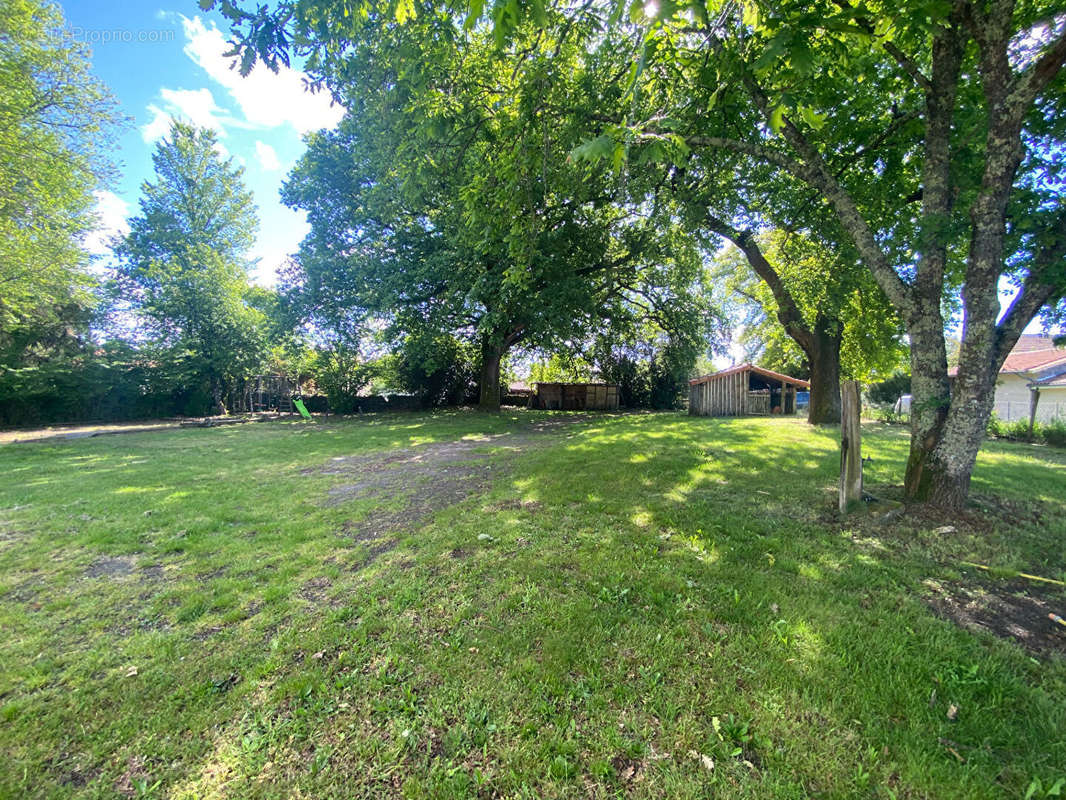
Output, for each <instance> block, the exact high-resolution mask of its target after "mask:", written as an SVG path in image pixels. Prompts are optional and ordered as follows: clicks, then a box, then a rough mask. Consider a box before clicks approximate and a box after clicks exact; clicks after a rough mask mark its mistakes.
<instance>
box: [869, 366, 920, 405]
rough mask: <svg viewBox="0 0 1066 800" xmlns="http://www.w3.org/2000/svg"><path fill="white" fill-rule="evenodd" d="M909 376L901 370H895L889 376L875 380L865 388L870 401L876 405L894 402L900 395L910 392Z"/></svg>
mask: <svg viewBox="0 0 1066 800" xmlns="http://www.w3.org/2000/svg"><path fill="white" fill-rule="evenodd" d="M910 392H911V376H910V375H907V374H906V373H903V372H897V373H896V374H895V375H893V376H892V377H890V378H885V379H884V380H883V381H877V382H875V383H873V384H871V385H870V387H869V388H868V389H867V390H866V395H867V397H869V398H870V402H871V403H874V404H876V405H888V406H891V405H892V404H894V403H895V402H896V401H897V400H898V399H899V398H900V396H901V395H905V394H910Z"/></svg>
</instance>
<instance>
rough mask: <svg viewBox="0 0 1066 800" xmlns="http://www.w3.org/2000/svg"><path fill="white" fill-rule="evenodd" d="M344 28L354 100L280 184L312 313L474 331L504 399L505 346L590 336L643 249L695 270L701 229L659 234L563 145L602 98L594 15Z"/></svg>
mask: <svg viewBox="0 0 1066 800" xmlns="http://www.w3.org/2000/svg"><path fill="white" fill-rule="evenodd" d="M351 35H352V38H351V39H350V40H348V41H347V46H348V47H349V48H350V53H347V54H346V56H345V58H344V59H343V69H342V67H341V66H340V65H338V64H333V65H332V67H331V68H330V69H329V70H327V76H328V82H329V84H330V86H331V88H332V89H333V91H334V93H335V94H336V95H338V97H339V99H340V100H341V101H342V102H343V103H344V104H345V106H346V107H347V108H348V109H349V113H348V115H347V116H346V117H345V119H344V120H343V121H342V122H341V124H340V125H339V127H338V128H337V130H335V131H330V132H321V133H318V134H315V135H314V136H312V137H311V139H310V141H309V146H308V150H307V153H306V155H305V156H304V157H303V159H302V160H301V162H300V163H299V165H298V166H297V168H296V170H295V171H294V173H293V175H292V176H291V177H290V180H289V181H288V183H287V185H286V188H285V191H284V193H283V196H284V199H285V200H286V202H288V203H289V204H291V205H293V206H295V207H299V208H303V209H306V210H307V211H308V219H309V221H310V223H311V227H312V230H311V234H310V235H309V236H308V238H307V239H306V241H305V242H304V244H303V246H302V248H301V252H300V254H299V257H298V259H297V261H298V264H299V267H300V270H299V272H298V274H297V278H298V286H297V287H296V294H297V296H298V297H299V298H300V300H301V302H302V303H303V304H304V306H305V307H306V308H307V310H308V312H309V314H310V315H311V316H312V317H313V318H316V319H317V320H318V321H319V322H325V323H326V324H329V325H334V326H338V327H350V326H351V325H350V323H351V319H352V318H353V317H356V318H359V317H374V316H377V317H383V318H384V319H386V320H387V322H388V323H390V324H391V326H392V327H393V328H394V329H395V330H396V331H397V332H398V334H410V333H411V332H412V331H416V330H428V331H430V332H431V333H432V332H442V333H448V334H456V335H462V336H464V337H468V338H471V339H473V340H475V341H476V342H477V344H478V346H479V348H480V351H481V376H480V405H481V406H482V407H483V408H496V407H498V406H499V402H500V367H501V363H502V360H503V358H504V357H505V355H506V354H507V353H508V352H509V351H510V350H511V349H512V348H514V347H516V346H519V345H522V346H525V347H544V348H551V347H553V346H555V345H557V344H558V343H559V342H562V341H566V340H570V339H576V338H583V337H586V336H587V335H588V331H589V330H590V328H591V327H594V326H595V325H597V324H598V320H600V319H602V316H603V314H604V312H605V309H607V308H608V307H609V306H610V305H611V304H612V303H613V302H614V301H615V300H616V299H617V298H620V297H621V298H626V297H629V298H631V299H634V300H635V299H636V293H637V292H639V291H641V289H640V287H639V283H640V273H641V270H642V269H644V268H646V267H648V266H649V265H651V264H653V263H654V264H656V265H659V266H662V265H666V266H675V265H676V266H677V268H678V269H681V270H686V269H687V270H689V271H691V272H695V271H696V269H697V267H698V264H699V258H698V253H697V251H696V248H695V245H694V242H689V244H688V246H687V247H686V245H685V244H684V243H680V242H672V243H671V246H670V247H667V246H664V245H665V239H663V238H662V237H660V236H658V235H655V232H654V229H653V225H652V223H651V222H649V218H650V217H651V216H655V214H656V211H655V210H654V209H649V208H640V207H637V206H632V205H628V204H626V203H625V202H624V196H625V195H624V193H623V192H621V191H620V190H619V188H618V186H617V183H616V181H615V180H614V178H613V177H612V176H608V175H602V174H599V171H598V170H592V169H590V168H588V167H587V166H584V167H578V166H575V165H574V164H572V163H569V162H568V160H567V155H568V153H569V152H570V151H571V150H572V149H573V148H574V147H575V146H576V145H577V144H578V143H579V142H580V137H581V135H582V134H583V132H584V130H585V121H586V119H587V118H588V117H590V116H591V115H593V113H594V112H595V109H596V106H597V104H598V103H599V102H600V101H599V100H598V98H597V93H596V91H595V87H594V84H593V83H592V79H591V75H590V73H589V71H588V70H587V67H588V65H589V64H590V62H594V61H595V59H596V58H597V54H596V51H595V49H594V47H593V45H594V43H593V42H592V41H591V37H590V36H589V34H588V33H587V32H581V31H579V30H577V29H565V30H563V31H561V32H559V35H557V36H554V35H550V34H547V33H545V32H544V31H543V30H538V29H534V30H530V31H527V32H526V33H524V34H523V33H519V34H517V35H516V39H515V41H514V42H513V44H512V45H511V46H510V47H509V48H507V49H505V50H500V49H499V48H498V47H497V46H496V43H495V42H494V41H493V40H492V39H491V38H490V37H489V36H487V35H486V34H485V33H483V32H477V31H469V32H465V31H463V30H461V29H460V28H459V27H458V26H457V24H456V22H455V20H454V19H453V18H452V16H451V15H449V14H436V13H432V12H424V13H422V14H420V16H419V17H418V19H417V20H415V21H411V22H409V23H408V24H407V25H403V26H395V25H391V24H388V22H387V21H384V22H383V21H382V20H380V19H375V18H373V17H371V18H370V19H368V20H366V21H365V23H364V25H363V26H362V27H361V28H359V29H357V30H354V31H351ZM666 219H667V223H666V224H670V223H669V220H668V218H666Z"/></svg>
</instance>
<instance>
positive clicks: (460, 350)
mask: <svg viewBox="0 0 1066 800" xmlns="http://www.w3.org/2000/svg"><path fill="white" fill-rule="evenodd" d="M477 358H478V355H477V351H476V348H475V347H473V346H472V345H471V344H470V343H469V342H464V341H462V340H461V339H457V338H456V337H454V336H450V335H448V334H444V333H430V332H426V331H419V332H415V333H413V334H409V335H408V336H406V337H404V339H403V341H402V342H401V343H400V344H399V346H398V347H397V349H396V351H395V352H394V353H393V354H391V355H390V356H387V357H386V358H385V359H384V360H385V362H386V364H387V366H388V368H387V369H386V370H385V371H384V372H383V378H384V380H385V382H386V383H387V384H388V385H389V386H390V388H392V389H399V390H401V391H403V392H407V393H409V394H413V395H416V396H417V397H418V398H419V399H420V400H421V402H422V405H423V406H424V407H427V408H430V407H436V406H454V405H461V404H463V403H466V402H469V401H470V400H471V399H472V398H473V397H474V396H475V386H476V385H477Z"/></svg>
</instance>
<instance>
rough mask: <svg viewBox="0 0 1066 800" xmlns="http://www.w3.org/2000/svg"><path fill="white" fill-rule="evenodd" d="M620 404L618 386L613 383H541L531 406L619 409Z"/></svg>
mask: <svg viewBox="0 0 1066 800" xmlns="http://www.w3.org/2000/svg"><path fill="white" fill-rule="evenodd" d="M618 405H619V400H618V386H617V385H616V384H613V383H612V384H602V383H599V384H593V383H590V384H559V383H539V384H537V388H536V393H535V394H534V395H533V397H532V398H531V400H530V407H531V408H543V409H562V410H563V411H592V410H597V411H617V410H618Z"/></svg>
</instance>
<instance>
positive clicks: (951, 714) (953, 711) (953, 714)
mask: <svg viewBox="0 0 1066 800" xmlns="http://www.w3.org/2000/svg"><path fill="white" fill-rule="evenodd" d="M958 716H959V707H958V706H957V705H955V704H954V703H952V704H951V705H950V706H948V719H950V720H951V721H952V722H954V721H955V719H956V718H957V717H958Z"/></svg>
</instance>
